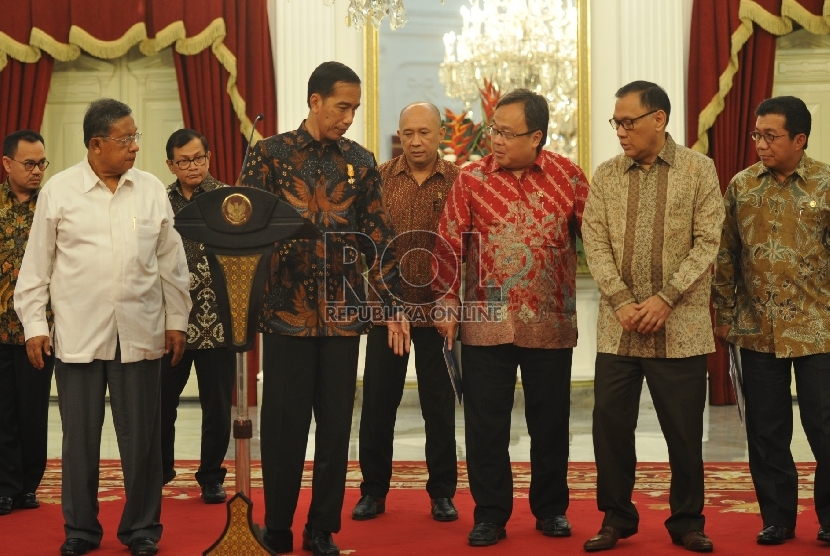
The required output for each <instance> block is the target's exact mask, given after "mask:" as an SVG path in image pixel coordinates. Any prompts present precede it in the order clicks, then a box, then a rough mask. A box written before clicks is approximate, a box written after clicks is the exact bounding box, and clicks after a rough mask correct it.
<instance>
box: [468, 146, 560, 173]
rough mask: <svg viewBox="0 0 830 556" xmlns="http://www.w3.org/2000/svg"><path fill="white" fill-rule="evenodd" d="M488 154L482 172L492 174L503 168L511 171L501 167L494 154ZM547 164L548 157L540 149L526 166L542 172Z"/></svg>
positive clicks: (506, 170)
mask: <svg viewBox="0 0 830 556" xmlns="http://www.w3.org/2000/svg"><path fill="white" fill-rule="evenodd" d="M488 156H489V157H490V161H489V162H487V163H486V164H485V166H484V172H485V173H487V174H492V173H493V172H498V171H499V170H504V171H505V172H511V173H512V171H511V170H508V169H507V168H502V167H501V165H500V164H499V163H498V162H496V157H495V156H493V155H492V154H490V155H488ZM547 165H548V157H547V156H546V155H545V150H544V149H542V150H540V151H539V153H538V154H537V155H536V160H534V161H533V162H532V163H531V164H530V166H528V168H529V169H533V168H537V169H539V170H541V171H543V172H544V171H545V170H546V169H547Z"/></svg>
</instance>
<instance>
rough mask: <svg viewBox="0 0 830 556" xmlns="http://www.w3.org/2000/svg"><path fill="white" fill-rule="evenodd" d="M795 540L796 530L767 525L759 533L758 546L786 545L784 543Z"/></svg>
mask: <svg viewBox="0 0 830 556" xmlns="http://www.w3.org/2000/svg"><path fill="white" fill-rule="evenodd" d="M792 538H795V530H794V529H788V528H786V527H780V526H778V525H767V526H766V527H764V528H763V529H761V532H760V533H758V539H757V540H758V544H784V541H786V540H788V539H792Z"/></svg>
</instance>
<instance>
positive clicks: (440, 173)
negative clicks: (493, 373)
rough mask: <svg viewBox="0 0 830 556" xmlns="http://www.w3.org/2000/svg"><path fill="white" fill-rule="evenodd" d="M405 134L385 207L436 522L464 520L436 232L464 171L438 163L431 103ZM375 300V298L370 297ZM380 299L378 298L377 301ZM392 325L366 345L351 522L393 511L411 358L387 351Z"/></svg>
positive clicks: (415, 111) (415, 112)
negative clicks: (436, 286) (395, 454)
mask: <svg viewBox="0 0 830 556" xmlns="http://www.w3.org/2000/svg"><path fill="white" fill-rule="evenodd" d="M398 127H399V129H398V136H399V137H400V139H401V145H402V146H403V154H402V155H400V156H398V157H396V158H393V159H392V160H390V161H389V162H385V163H383V164H381V166H380V168H379V171H380V175H381V177H382V178H383V188H384V193H383V194H384V201H385V205H386V210H387V212H388V213H389V217H390V218H391V219H392V224H393V225H394V227H395V234H396V238H395V253H397V255H398V257H399V259H400V267H401V276H402V277H403V279H404V280H403V282H402V284H401V288H402V290H403V300H404V301H405V302H406V311H407V315H408V316H409V320H410V321H411V325H412V327H413V328H412V342H413V343H414V344H415V372H416V373H417V375H418V398H419V399H420V402H421V414H422V415H423V417H424V430H425V432H426V446H425V450H426V462H427V470H428V471H429V478H428V479H427V484H426V490H427V493H428V494H429V497H430V500H431V513H432V518H433V519H435V520H436V521H454V520H456V519H458V511H457V510H456V509H455V505H454V504H453V501H452V498H453V496H455V487H456V483H457V481H458V466H457V462H456V456H455V454H456V445H455V394H454V393H453V389H452V383H451V381H450V379H449V376H448V375H447V365H446V363H445V362H444V352H443V347H442V346H443V343H444V339H443V338H442V337H441V335H440V334H438V330H437V329H436V328H435V326H434V324H433V323H432V315H431V313H432V308H433V307H434V305H435V303H434V300H435V297H434V295H433V293H432V288H431V287H430V282H432V251H433V249H434V248H435V230H436V229H437V228H438V220H439V219H440V218H441V213H442V211H443V210H444V203H445V202H446V200H447V193H448V192H449V190H450V187H452V184H453V182H454V181H455V178H456V177H457V176H458V166H456V165H455V164H452V163H450V162H447V161H444V160H441V159H440V158H439V157H438V145H439V143H440V142H441V139H443V137H444V126H443V124H442V123H441V113H440V112H439V111H438V108H436V107H435V106H433V105H432V104H429V103H426V102H419V103H415V104H410V105H409V106H407V107H406V108H404V109H403V110H402V111H401V115H400V120H399V126H398ZM370 298H371V296H370ZM374 298H375V299H377V296H374ZM387 335H388V333H387V331H386V327H385V326H382V325H378V326H375V327H374V328H372V329H371V330H370V331H369V337H368V338H367V342H366V366H365V368H364V370H363V407H362V409H361V413H360V442H359V445H360V471H361V472H362V474H363V482H362V483H361V484H360V494H361V498H360V501H359V502H358V503H357V505H356V506H355V508H354V510H353V511H352V519H357V520H364V519H372V518H374V517H377V514H379V513H383V512H384V511H385V510H386V494H387V493H388V492H389V481H390V479H391V478H392V444H393V440H394V437H395V414H396V413H397V411H398V405H400V403H401V398H402V396H403V390H404V382H405V380H406V369H407V363H408V361H409V357H408V356H404V357H398V356H397V355H395V354H394V353H393V351H392V350H391V349H389V346H388V345H387Z"/></svg>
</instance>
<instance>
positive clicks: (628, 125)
mask: <svg viewBox="0 0 830 556" xmlns="http://www.w3.org/2000/svg"><path fill="white" fill-rule="evenodd" d="M659 111H660V109H659V108H658V109H657V110H652V111H651V112H646V113H645V114H643V115H641V116H637V117H636V118H628V119H625V120H617V119H614V118H611V119H610V120H608V123H609V124H611V127H612V128H614V131H617V130H618V129H619V128H620V127H622V128H623V129H624V130H626V131H631V130H632V129H634V122H636V121H637V120H639V119H640V118H645V117H646V116H651V115H652V114H654V113H655V112H659Z"/></svg>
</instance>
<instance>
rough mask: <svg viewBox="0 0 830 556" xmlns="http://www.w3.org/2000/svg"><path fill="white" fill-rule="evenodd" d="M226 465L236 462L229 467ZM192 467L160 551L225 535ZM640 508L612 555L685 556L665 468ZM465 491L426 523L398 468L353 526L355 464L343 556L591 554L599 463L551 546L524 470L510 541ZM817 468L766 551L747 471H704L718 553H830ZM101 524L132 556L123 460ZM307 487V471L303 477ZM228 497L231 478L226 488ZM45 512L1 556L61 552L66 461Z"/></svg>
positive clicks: (421, 499)
mask: <svg viewBox="0 0 830 556" xmlns="http://www.w3.org/2000/svg"><path fill="white" fill-rule="evenodd" d="M228 464H229V466H232V465H233V462H228ZM255 465H256V467H255V468H254V469H253V470H252V481H251V482H252V493H251V494H252V496H251V498H252V500H253V502H254V521H255V522H256V523H259V524H262V522H263V515H264V507H263V502H262V478H261V477H262V475H261V472H260V469H259V467H258V462H256V464H255ZM195 468H196V464H195V462H180V464H179V465H178V466H177V470H178V472H179V479H177V480H176V481H174V482H173V483H171V484H170V485H168V486H167V487H166V488H165V490H164V502H163V505H162V519H161V520H162V523H163V524H164V534H163V536H162V539H161V542H160V544H159V546H160V548H161V550H160V552H159V553H160V554H163V555H167V556H189V555H198V554H201V553H202V551H203V550H205V549H206V548H208V547H209V546H210V545H211V544H212V543H213V542H214V541H215V540H216V539H217V538H218V536H219V534H220V533H221V532H222V530H223V527H224V523H225V517H226V508H225V506H224V505H214V506H208V505H206V504H203V503H202V501H201V500H200V499H199V490H198V486H197V485H196V483H195V481H194V480H193V472H194V471H195ZM637 469H638V482H637V487H636V491H635V495H634V498H635V501H636V503H637V507H638V510H639V512H640V517H641V521H640V532H639V534H637V535H635V536H634V537H631V538H629V539H625V540H621V541H620V542H619V543H618V545H617V548H616V549H614V551H613V552H612V553H613V554H620V555H625V554H629V555H633V554H637V555H638V556H639V555H641V554H649V555H652V554H676V555H678V556H680V555H682V554H688V552H686V551H685V550H683V548H682V547H679V546H674V545H672V544H671V542H670V539H669V536H668V533H667V532H666V530H665V528H664V527H663V521H664V520H665V519H666V518H667V517H668V515H669V514H668V484H669V483H668V481H669V473H668V466H667V464H640V465H639V466H638V468H637ZM459 470H460V472H461V476H460V485H459V492H458V494H457V496H456V498H455V502H456V506H457V507H458V510H459V512H460V514H461V518H460V519H459V520H458V521H456V522H452V523H437V522H435V521H433V520H432V519H431V518H430V516H429V499H428V497H427V495H426V492H425V491H424V483H425V477H426V470H425V468H424V465H423V464H421V463H396V466H395V476H394V477H393V481H394V485H393V487H394V490H393V491H392V492H391V493H390V495H389V497H388V498H387V503H386V507H387V513H386V514H383V515H381V516H379V517H378V518H377V519H375V520H371V521H365V522H356V521H352V519H351V518H350V515H351V509H352V507H353V506H354V504H355V502H357V500H358V498H359V497H360V492H359V490H358V485H359V483H360V471H359V469H358V468H357V465H356V464H354V463H353V464H351V465H350V468H349V482H348V487H349V488H348V490H347V492H346V501H345V504H344V507H343V529H342V530H341V532H340V533H339V534H337V535H335V542H337V544H338V546H340V548H341V553H342V554H345V555H354V556H381V555H383V556H388V555H392V554H394V555H403V556H408V555H413V556H415V555H425V554H428V555H444V554H448V555H456V554H459V555H466V554H471V555H472V554H475V555H477V556H502V555H511V556H512V555H519V554H521V555H524V554H547V553H551V554H585V552H583V550H582V543H583V542H584V541H585V540H586V539H587V538H589V537H591V536H592V535H593V534H594V533H596V531H597V530H598V529H599V527H600V521H601V515H600V513H599V512H598V511H597V509H596V502H595V496H594V491H595V487H596V482H595V481H596V472H595V470H594V466H593V464H589V463H573V464H571V469H570V473H569V484H570V487H571V505H570V508H569V510H568V517H569V519H570V521H571V523H572V525H573V536H572V537H570V538H564V539H551V538H547V537H544V536H542V535H541V533H539V532H538V531H536V530H535V529H534V523H535V521H534V518H533V516H532V515H531V513H530V509H529V507H528V503H527V500H526V499H527V487H528V481H529V466H528V464H522V463H520V464H514V475H515V484H516V487H517V489H516V495H515V506H514V510H513V517H512V518H511V520H510V522H509V523H508V524H507V535H508V536H507V539H506V540H503V541H501V542H499V543H498V544H497V545H496V546H493V547H486V548H472V547H469V546H467V543H466V537H467V533H469V530H470V529H471V528H472V525H473V521H472V511H473V501H472V498H471V496H470V493H469V490H468V489H467V483H466V474H465V472H464V467H463V464H461V466H460V468H459ZM813 472H814V465H812V464H802V465H799V476H800V477H801V483H802V487H801V488H802V490H801V498H802V505H801V506H800V507H799V514H800V515H799V522H798V527H797V533H796V534H797V537H796V539H794V540H792V541H788V542H787V543H786V544H785V545H784V546H781V547H777V548H773V547H761V546H758V545H757V544H755V540H754V539H755V534H756V533H757V532H758V530H759V529H760V528H761V519H760V517H759V516H758V506H757V503H756V502H755V496H754V493H753V491H752V483H751V480H750V478H749V472H748V469H747V466H746V464H743V463H740V464H707V465H706V509H705V514H706V517H707V524H706V533H707V534H708V535H709V537H710V538H711V539H712V541H713V542H714V543H715V551H716V552H719V553H721V554H767V553H768V554H773V552H774V553H775V556H781V555H791V554H799V555H806V554H828V555H830V545H825V544H823V543H819V542H818V541H816V540H815V534H816V531H817V530H818V522H817V520H816V516H815V512H814V510H813V502H812V494H813V492H812V480H813ZM101 476H102V479H101V489H100V495H99V500H100V503H101V522H102V524H103V526H104V539H103V542H102V544H101V548H100V549H99V550H96V551H93V552H92V554H93V555H100V556H105V555H115V554H117V555H121V556H124V555H128V554H129V552H128V551H127V549H126V547H124V546H122V545H121V544H120V543H119V542H118V539H117V538H116V537H115V531H116V528H117V526H118V520H119V519H120V515H121V508H122V507H123V491H122V490H121V488H120V480H121V472H120V467H119V464H118V462H106V464H105V465H104V466H103V467H102V472H101ZM304 481H305V485H304V486H305V487H308V486H309V485H310V472H308V470H307V473H306V477H305V479H304ZM225 482H226V486H230V490H232V487H233V484H234V481H233V477H232V475H231V474H229V476H228V479H227V480H226V481H225ZM38 495H39V498H40V500H41V508H40V509H38V510H24V511H21V510H17V511H15V512H12V514H10V515H7V516H2V517H0V555H4V556H5V555H9V556H18V555H21V556H37V555H41V554H47V555H52V556H54V555H56V554H58V553H59V552H58V549H59V547H60V545H61V543H62V542H63V540H64V535H63V517H62V515H61V509H60V462H59V461H55V462H50V465H49V469H48V470H47V475H46V477H45V478H44V481H43V485H42V486H41V489H40V490H39V491H38ZM309 500H310V492H309V490H308V488H304V489H303V491H302V494H301V496H300V501H299V505H298V508H297V514H296V519H295V523H294V532H295V543H294V546H295V549H296V550H295V551H294V553H293V554H296V555H308V554H310V553H309V552H305V551H302V550H300V532H301V531H302V527H303V525H304V523H305V513H306V511H307V509H308V504H309Z"/></svg>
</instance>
